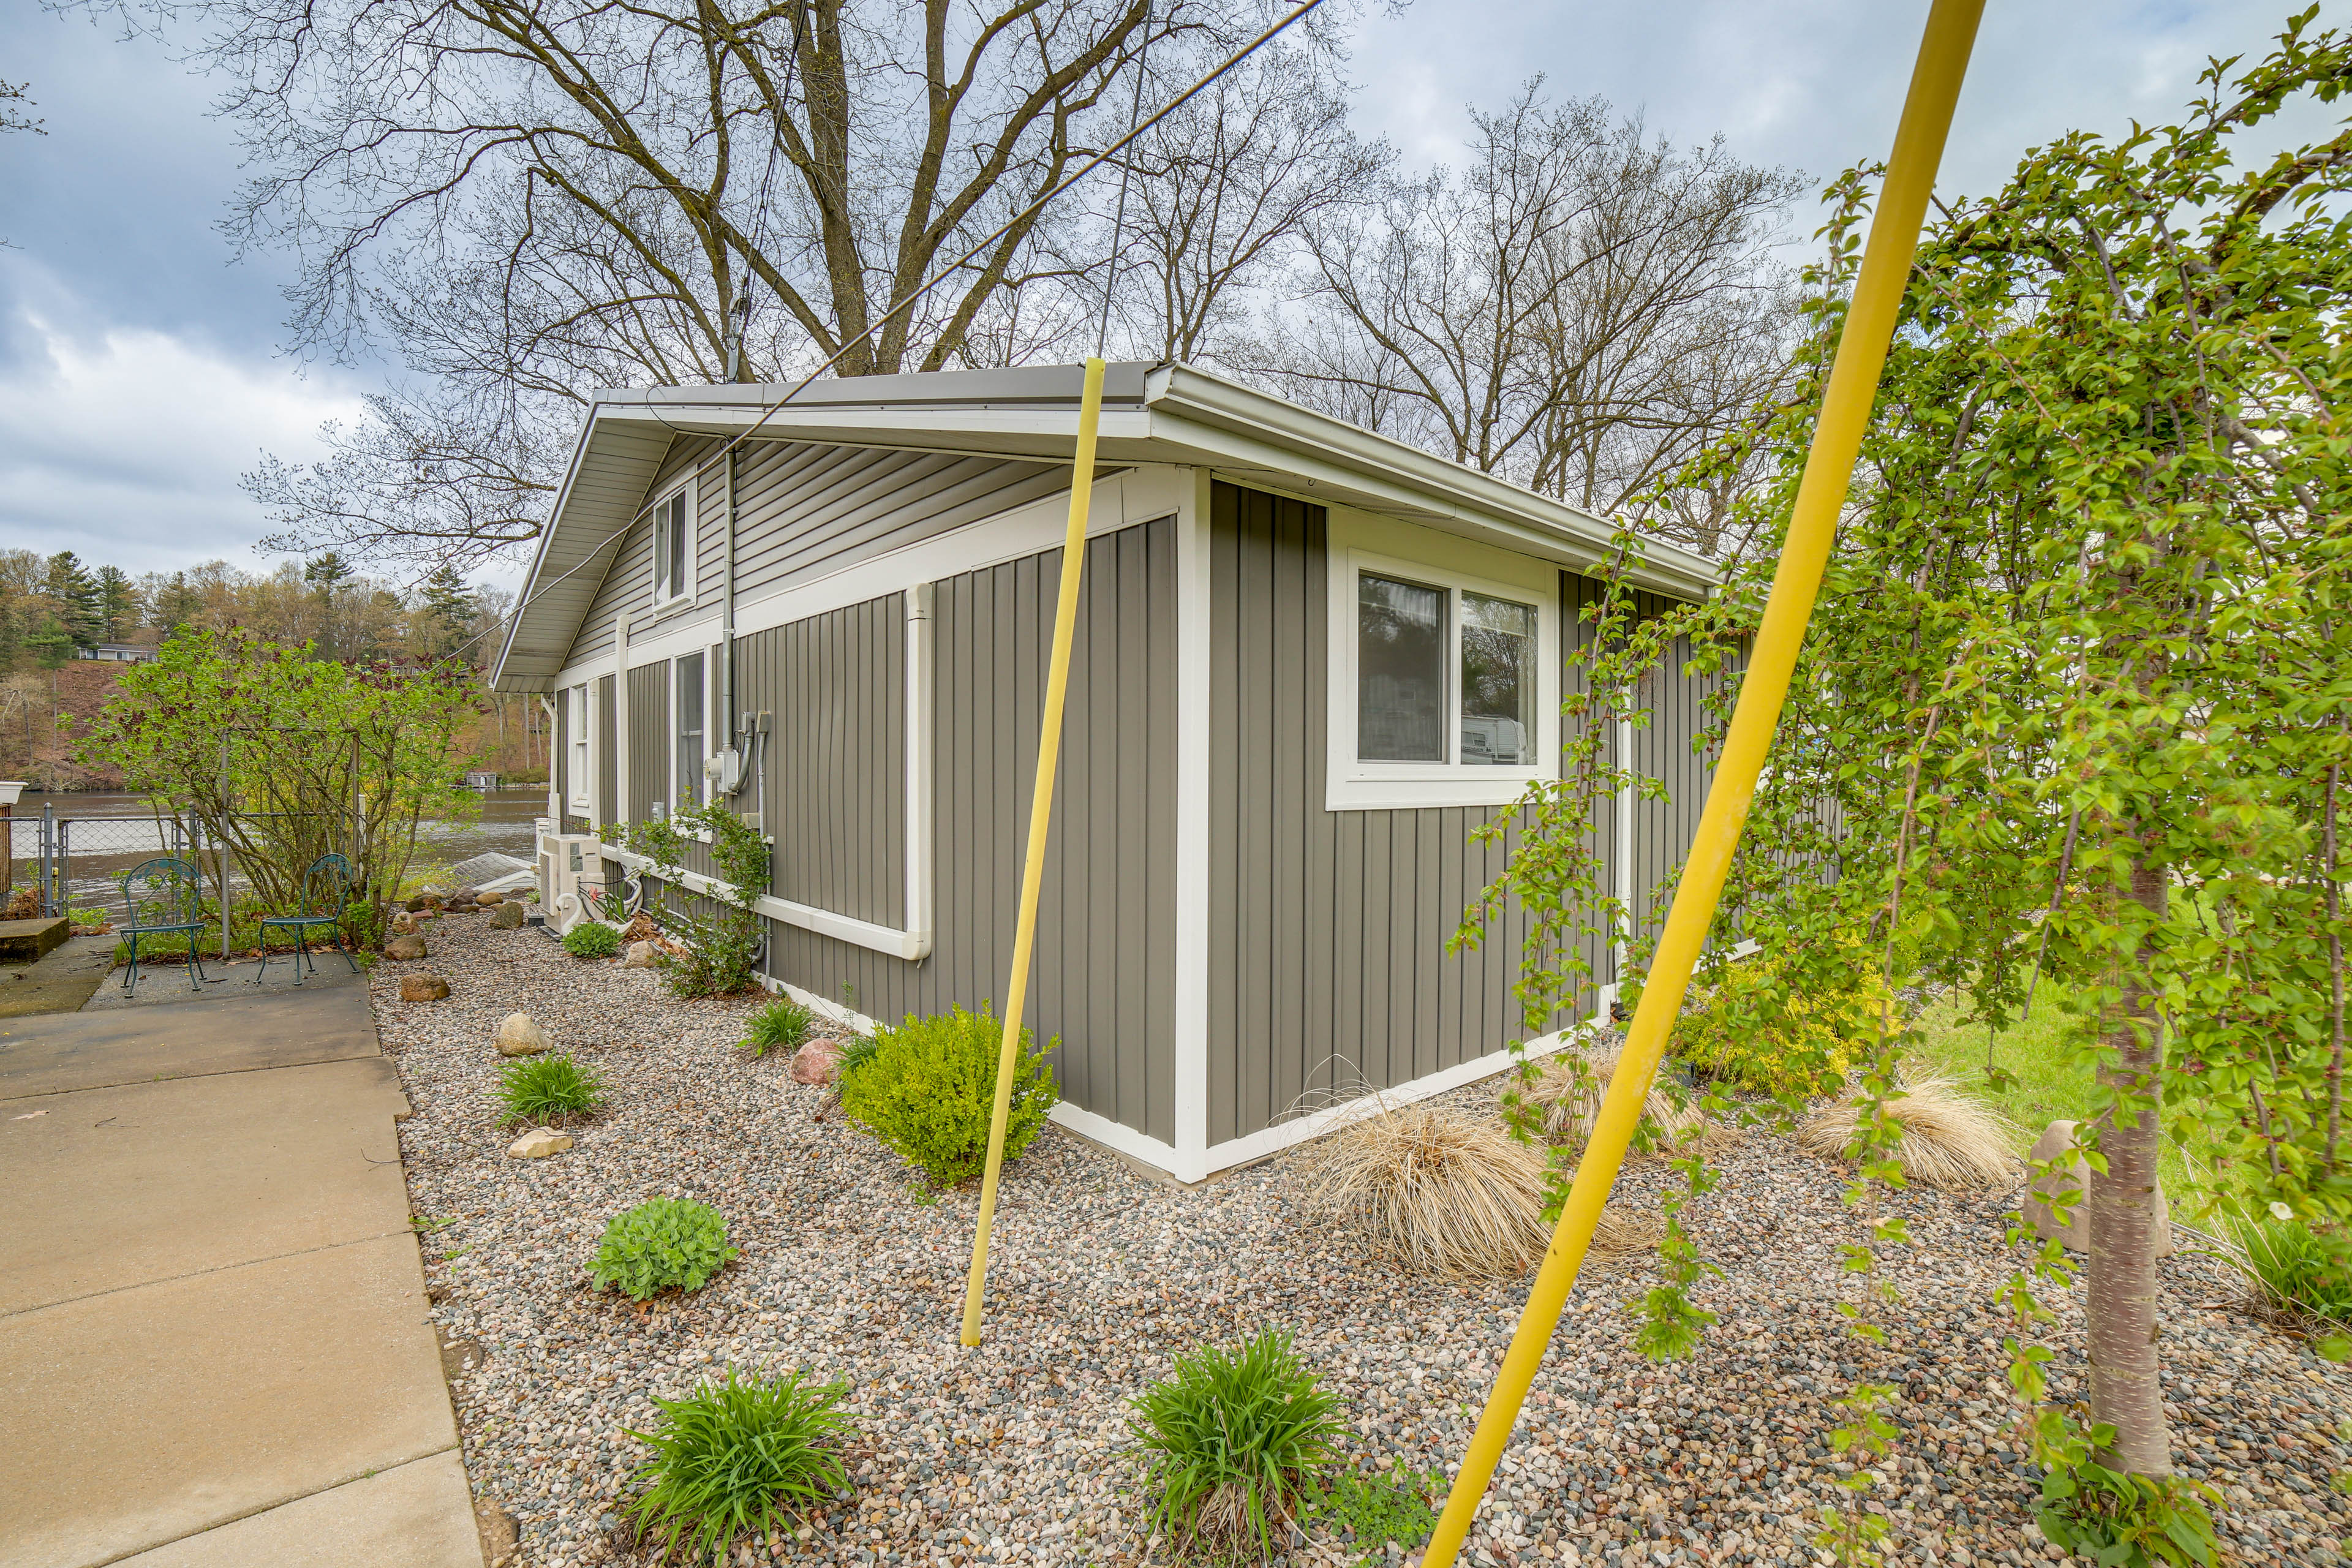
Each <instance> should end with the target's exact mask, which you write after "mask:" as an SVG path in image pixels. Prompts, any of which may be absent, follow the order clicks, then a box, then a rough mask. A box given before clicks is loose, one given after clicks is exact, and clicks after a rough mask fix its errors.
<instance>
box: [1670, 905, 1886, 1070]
mask: <svg viewBox="0 0 2352 1568" xmlns="http://www.w3.org/2000/svg"><path fill="white" fill-rule="evenodd" d="M1830 948H1831V949H1832V950H1833V951H1832V952H1831V954H1830V960H1829V962H1828V963H1827V966H1826V967H1824V965H1823V963H1821V962H1818V961H1814V960H1811V959H1808V958H1806V957H1803V956H1801V955H1799V954H1797V953H1794V952H1790V951H1786V950H1781V949H1775V948H1767V949H1765V950H1764V951H1762V952H1756V953H1752V954H1750V955H1749V956H1748V957H1747V958H1743V959H1740V960H1738V962H1736V963H1731V964H1729V965H1727V967H1726V968H1725V970H1724V972H1723V976H1722V978H1721V979H1720V980H1718V981H1717V982H1716V983H1715V984H1712V985H1711V986H1708V987H1707V988H1706V989H1705V990H1704V991H1702V992H1699V993H1697V994H1696V1001H1695V1003H1694V1005H1691V1006H1689V1007H1686V1008H1685V1010H1684V1012H1683V1016H1682V1017H1681V1018H1680V1019H1679V1020H1678V1021H1676V1023H1675V1056H1676V1057H1677V1058H1681V1060H1682V1062H1683V1063H1684V1065H1685V1066H1686V1067H1688V1068H1690V1069H1691V1071H1692V1072H1694V1073H1695V1074H1696V1075H1697V1076H1698V1077H1700V1078H1703V1079H1715V1080H1717V1081H1719V1082H1722V1083H1725V1084H1728V1085H1730V1086H1731V1087H1733V1088H1736V1089H1746V1090H1748V1091H1749V1092H1750V1093H1754V1094H1769V1095H1792V1094H1793V1095H1807V1096H1810V1095H1818V1094H1826V1093H1828V1092H1830V1091H1831V1090H1832V1089H1835V1088H1836V1087H1837V1086H1838V1085H1840V1084H1842V1083H1843V1082H1844V1081H1845V1078H1846V1075H1847V1073H1849V1072H1850V1071H1852V1070H1853V1058H1852V1057H1851V1055H1850V1053H1849V1049H1848V1044H1849V1042H1851V1041H1853V1040H1855V1039H1861V1038H1867V1037H1871V1036H1872V1035H1873V1034H1874V1031H1875V1030H1876V1028H1877V1024H1878V1013H1879V1003H1880V1000H1881V999H1882V997H1884V996H1885V983H1884V981H1883V980H1882V978H1881V973H1880V972H1881V965H1880V964H1879V963H1878V962H1877V961H1876V960H1875V959H1874V958H1873V957H1871V956H1870V955H1869V954H1868V953H1866V952H1864V951H1863V949H1862V945H1861V943H1860V942H1859V941H1843V940H1841V941H1839V942H1834V943H1832V944H1830Z"/></svg>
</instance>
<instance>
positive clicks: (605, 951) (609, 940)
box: [563, 921, 621, 958]
mask: <svg viewBox="0 0 2352 1568" xmlns="http://www.w3.org/2000/svg"><path fill="white" fill-rule="evenodd" d="M563 951H564V952H568V953H570V954H571V955H572V957H574V958H610V957H612V956H613V955H614V953H616V952H620V951H621V933H620V932H619V931H614V929H613V928H612V927H611V926H608V925H604V924H602V923H600V922H598V921H587V922H586V923H584V924H582V925H576V926H573V927H572V929H571V930H570V931H565V932H564V933H563Z"/></svg>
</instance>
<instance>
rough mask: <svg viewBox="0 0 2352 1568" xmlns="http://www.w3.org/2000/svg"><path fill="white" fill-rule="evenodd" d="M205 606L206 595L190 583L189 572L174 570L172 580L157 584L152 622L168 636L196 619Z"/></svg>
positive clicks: (152, 606)
mask: <svg viewBox="0 0 2352 1568" xmlns="http://www.w3.org/2000/svg"><path fill="white" fill-rule="evenodd" d="M150 581H151V582H152V581H153V580H152V579H150ZM204 607H205V596H204V595H202V594H200V593H198V592H197V591H196V590H195V589H194V588H192V587H190V586H189V585H188V574H186V573H185V572H174V573H173V574H172V578H171V581H170V582H168V583H162V584H157V585H156V587H155V591H154V596H153V599H152V603H151V605H150V606H149V610H150V616H151V617H152V624H153V625H154V626H157V627H159V628H161V629H162V631H163V635H164V636H165V637H170V636H171V635H172V634H173V632H176V631H178V630H179V629H180V628H181V627H182V626H186V625H187V624H188V623H189V622H190V621H192V620H194V619H195V618H196V612H197V611H199V610H201V609H203V608H204Z"/></svg>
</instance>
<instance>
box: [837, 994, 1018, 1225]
mask: <svg viewBox="0 0 2352 1568" xmlns="http://www.w3.org/2000/svg"><path fill="white" fill-rule="evenodd" d="M872 1040H873V1046H872V1048H871V1050H870V1051H869V1052H866V1053H864V1054H862V1055H861V1058H860V1059H859V1061H858V1063H857V1065H856V1068H851V1069H849V1070H845V1071H844V1072H843V1073H842V1075H841V1079H840V1082H841V1108H842V1110H845V1111H846V1112H848V1113H849V1115H850V1116H851V1117H852V1118H854V1119H856V1121H860V1122H863V1123H864V1124H865V1125H866V1127H868V1128H870V1129H871V1130H872V1131H873V1132H874V1135H875V1136H876V1137H877V1138H879V1139H881V1140H882V1142H885V1143H887V1144H888V1145H890V1147H891V1148H892V1149H895V1150H897V1151H898V1154H899V1156H900V1157H901V1158H903V1159H905V1160H906V1161H907V1163H909V1164H911V1165H913V1166H915V1167H916V1168H917V1169H919V1170H920V1171H921V1172H922V1173H923V1174H924V1176H925V1177H926V1178H928V1179H929V1182H930V1184H931V1185H932V1186H933V1187H934V1188H937V1189H945V1188H948V1187H952V1186H957V1185H960V1184H962V1183H964V1182H968V1181H970V1180H971V1178H973V1177H974V1176H977V1175H979V1174H980V1173H981V1171H982V1167H984V1166H985V1165H986V1164H987V1163H988V1122H989V1117H990V1114H991V1112H992V1110H994V1105H995V1095H996V1063H997V1058H998V1055H999V1053H1000V1051H1001V1049H1002V1047H1003V1026H1000V1025H999V1024H998V1023H997V1021H996V1018H995V1016H994V1015H993V1013H992V1012H991V1011H990V1009H989V1005H988V1004H987V1003H985V1002H983V1003H982V1004H981V1007H980V1011H979V1012H977V1013H967V1012H965V1011H964V1010H963V1009H962V1008H961V1007H957V1008H953V1009H951V1010H950V1011H949V1012H946V1013H942V1014H940V1015H939V1016H936V1017H931V1018H916V1017H909V1018H908V1020H907V1021H906V1022H905V1023H904V1024H902V1025H900V1026H898V1027H897V1028H895V1029H879V1030H877V1031H876V1032H875V1033H874V1035H873V1036H872ZM1060 1043H1061V1042H1060V1041H1059V1040H1058V1039H1055V1040H1053V1041H1049V1042H1048V1043H1047V1045H1046V1047H1045V1049H1046V1050H1048V1051H1050V1050H1052V1049H1053V1048H1054V1047H1055V1046H1057V1045H1059V1044H1060ZM844 1065H845V1067H846V1066H847V1064H846V1063H845V1064H844ZM1058 1098H1060V1096H1059V1094H1058V1092H1057V1091H1056V1089H1055V1085H1054V1069H1053V1068H1051V1067H1050V1066H1048V1065H1047V1064H1046V1061H1045V1052H1044V1051H1040V1050H1038V1049H1037V1048H1036V1041H1035V1038H1034V1036H1032V1035H1031V1033H1030V1032H1029V1031H1028V1030H1027V1029H1024V1030H1022V1031H1021V1042H1020V1048H1019V1049H1018V1051H1017V1052H1016V1053H1015V1061H1014V1064H1013V1112H1012V1115H1011V1117H1010V1119H1009V1120H1008V1121H1006V1122H1005V1131H1004V1157H1005V1158H1006V1159H1008V1160H1013V1159H1018V1158H1019V1157H1020V1155H1021V1154H1022V1152H1023V1151H1024V1150H1026V1149H1027V1148H1028V1147H1029V1145H1030V1143H1031V1142H1032V1141H1033V1140H1034V1139H1035V1138H1036V1136H1037V1132H1038V1130H1039V1129H1040V1128H1042V1127H1044V1126H1045V1113H1046V1112H1047V1111H1049V1110H1053V1109H1054V1102H1055V1100H1057V1099H1058Z"/></svg>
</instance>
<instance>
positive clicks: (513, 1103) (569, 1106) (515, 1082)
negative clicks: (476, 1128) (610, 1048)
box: [493, 1056, 604, 1127]
mask: <svg viewBox="0 0 2352 1568" xmlns="http://www.w3.org/2000/svg"><path fill="white" fill-rule="evenodd" d="M493 1098H495V1099H496V1100H498V1103H499V1126H501V1127H511V1126H513V1125H514V1124H515V1123H517V1122H519V1121H529V1122H534V1123H541V1124H545V1123H551V1122H553V1121H558V1120H560V1119H562V1118H563V1117H567V1116H584V1115H586V1114H587V1113H588V1112H590V1111H592V1110H601V1109H603V1107H604V1076H603V1075H602V1074H600V1073H599V1072H597V1070H596V1069H595V1068H593V1067H589V1066H587V1065H585V1064H584V1063H581V1062H575V1061H573V1060H572V1058H571V1057H569V1056H560V1057H526V1058H523V1059H522V1060H520V1061H515V1062H509V1063H508V1064H507V1065H506V1066H505V1067H503V1068H500V1069H499V1087H498V1090H497V1093H496V1094H495V1096H494V1097H493Z"/></svg>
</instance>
